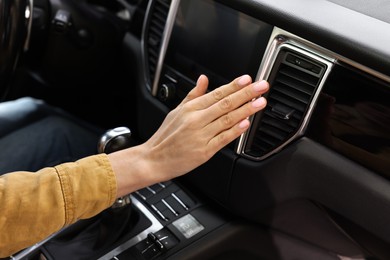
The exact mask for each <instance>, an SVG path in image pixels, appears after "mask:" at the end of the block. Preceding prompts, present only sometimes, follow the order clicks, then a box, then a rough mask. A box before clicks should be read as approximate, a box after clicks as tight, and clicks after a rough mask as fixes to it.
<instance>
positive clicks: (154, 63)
mask: <svg viewBox="0 0 390 260" xmlns="http://www.w3.org/2000/svg"><path fill="white" fill-rule="evenodd" d="M179 2H180V0H155V1H150V2H149V5H148V9H147V13H146V16H145V17H146V18H145V21H144V25H143V32H142V43H141V48H142V54H143V61H144V68H145V77H146V78H145V80H146V83H147V87H148V89H149V90H150V91H151V92H152V95H153V96H155V95H156V94H157V84H158V79H159V77H160V74H161V68H162V63H163V59H164V56H165V52H166V50H167V47H168V40H169V37H170V35H171V32H172V28H173V25H174V21H175V17H176V12H177V9H178V6H179Z"/></svg>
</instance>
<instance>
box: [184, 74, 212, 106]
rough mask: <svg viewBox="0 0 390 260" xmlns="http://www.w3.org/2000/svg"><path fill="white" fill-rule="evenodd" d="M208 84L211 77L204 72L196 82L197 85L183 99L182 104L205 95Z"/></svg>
mask: <svg viewBox="0 0 390 260" xmlns="http://www.w3.org/2000/svg"><path fill="white" fill-rule="evenodd" d="M208 85H209V79H208V78H207V77H206V76H205V75H203V74H202V75H200V76H199V78H198V81H197V82H196V86H195V87H194V88H193V89H192V90H191V91H190V92H189V93H188V94H187V96H186V97H185V98H184V99H183V100H182V102H181V103H180V105H182V104H185V103H187V102H188V101H190V100H193V99H195V98H198V97H200V96H202V95H204V94H205V93H206V91H207V87H208Z"/></svg>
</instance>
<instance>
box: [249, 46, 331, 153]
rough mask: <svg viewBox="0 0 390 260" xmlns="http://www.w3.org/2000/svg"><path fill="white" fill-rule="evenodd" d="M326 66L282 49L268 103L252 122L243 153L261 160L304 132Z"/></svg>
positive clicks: (277, 58) (274, 69) (271, 80)
mask: <svg viewBox="0 0 390 260" xmlns="http://www.w3.org/2000/svg"><path fill="white" fill-rule="evenodd" d="M326 68H327V65H326V64H324V63H321V62H319V61H318V60H314V59H312V58H309V57H307V56H305V55H303V54H302V53H298V52H294V51H291V50H288V49H286V50H281V51H280V52H279V54H278V56H277V57H276V59H275V62H274V66H273V69H272V71H271V72H270V75H269V78H268V81H269V82H270V84H271V89H270V91H269V93H268V95H267V100H268V104H267V107H266V108H265V109H264V111H263V112H262V113H258V114H257V115H256V116H255V117H254V119H253V127H252V130H251V133H250V134H249V136H248V140H247V143H246V146H245V148H244V154H246V155H249V156H250V157H253V158H262V157H264V156H267V155H270V154H272V153H274V152H275V151H276V150H278V148H279V147H281V146H282V145H284V144H286V142H288V141H289V140H291V139H292V138H293V137H294V136H295V135H296V134H297V133H298V132H299V131H300V130H301V129H302V125H303V123H304V120H305V118H306V116H307V113H308V111H309V108H310V105H311V103H312V102H313V98H314V97H315V95H316V91H317V89H318V87H319V86H320V83H321V80H322V78H323V75H324V73H325V71H326Z"/></svg>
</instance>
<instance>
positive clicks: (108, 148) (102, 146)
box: [98, 126, 132, 153]
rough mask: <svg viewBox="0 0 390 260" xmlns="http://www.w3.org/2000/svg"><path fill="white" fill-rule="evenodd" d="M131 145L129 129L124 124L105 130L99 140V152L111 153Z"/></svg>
mask: <svg viewBox="0 0 390 260" xmlns="http://www.w3.org/2000/svg"><path fill="white" fill-rule="evenodd" d="M131 145H132V142H131V131H130V129H129V128H127V127H125V126H120V127H116V128H113V129H110V130H108V131H107V132H105V133H104V134H103V135H102V136H101V137H100V140H99V143H98V152H99V153H112V152H115V151H118V150H122V149H125V148H128V147H130V146H131Z"/></svg>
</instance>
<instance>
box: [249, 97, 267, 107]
mask: <svg viewBox="0 0 390 260" xmlns="http://www.w3.org/2000/svg"><path fill="white" fill-rule="evenodd" d="M265 103H266V101H265V98H263V97H260V98H258V99H256V100H255V101H253V102H252V106H253V107H256V108H258V107H262V106H264V104H265Z"/></svg>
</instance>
